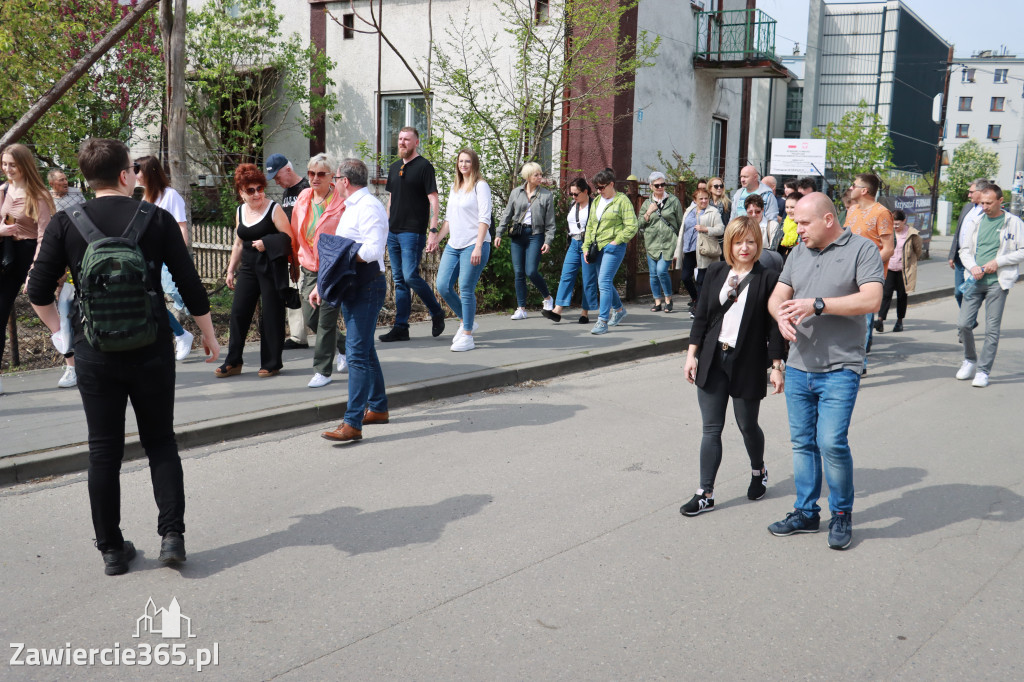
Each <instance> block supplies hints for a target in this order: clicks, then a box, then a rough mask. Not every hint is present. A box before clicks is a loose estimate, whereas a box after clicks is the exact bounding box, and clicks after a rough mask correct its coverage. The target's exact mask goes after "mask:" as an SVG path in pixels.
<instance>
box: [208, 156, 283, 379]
mask: <svg viewBox="0 0 1024 682" xmlns="http://www.w3.org/2000/svg"><path fill="white" fill-rule="evenodd" d="M266 189H267V178H266V176H265V175H263V171H261V170H260V169H259V168H258V167H256V166H255V165H254V164H251V163H243V164H240V165H239V166H238V168H236V169H235V191H237V192H238V196H239V198H240V199H241V200H242V205H241V206H239V207H238V211H237V212H236V213H235V243H234V245H233V246H232V247H231V260H230V261H229V262H228V273H227V277H225V278H224V281H225V282H226V283H227V285H228V287H229V288H231V289H233V290H234V291H235V297H234V300H232V302H231V336H230V337H229V338H228V355H227V358H225V360H224V364H223V365H221V366H220V367H218V368H217V369H216V370H215V372H214V374H216V376H217V378H218V379H223V378H224V377H230V376H235V375H236V374H241V373H242V350H243V349H244V348H245V337H246V335H247V334H248V332H249V325H251V324H252V318H253V314H254V313H255V312H256V303H257V302H258V301H259V302H261V307H262V314H261V315H260V371H259V374H258V376H259V377H261V378H264V377H272V376H275V375H277V374H278V373H280V371H281V367H282V366H283V365H284V363H283V362H282V360H281V353H282V352H283V351H284V301H283V299H282V298H281V292H280V291H279V289H278V285H277V283H276V282H275V279H274V275H273V271H272V265H271V258H270V256H269V255H268V254H267V246H268V244H267V242H268V241H270V240H271V239H280V238H279V237H276V236H275V235H277V234H278V233H280V234H284V235H287V236H288V241H287V248H286V249H285V250H284V253H286V254H290V253H291V252H292V247H291V234H292V232H291V227H290V225H289V223H288V217H287V216H286V215H285V213H284V209H282V208H281V207H280V206H278V205H277V204H276V203H274V202H273V201H271V200H270V199H268V198H267V195H266V194H264V191H265V190H266Z"/></svg>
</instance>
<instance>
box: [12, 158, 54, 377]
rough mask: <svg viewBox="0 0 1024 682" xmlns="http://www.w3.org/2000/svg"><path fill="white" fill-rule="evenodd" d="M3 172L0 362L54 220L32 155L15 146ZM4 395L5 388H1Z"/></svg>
mask: <svg viewBox="0 0 1024 682" xmlns="http://www.w3.org/2000/svg"><path fill="white" fill-rule="evenodd" d="M0 171H2V172H3V174H4V176H5V177H6V178H7V183H6V184H4V185H0V358H3V354H4V346H5V345H6V344H7V320H8V318H9V317H10V316H11V311H13V310H14V300H15V299H16V298H17V297H18V292H19V291H21V289H22V287H24V286H25V283H26V280H27V278H28V271H29V270H30V269H31V268H32V263H33V262H34V261H35V259H36V254H37V253H39V245H40V244H41V243H42V241H43V232H44V231H45V230H46V225H47V223H49V222H50V217H51V216H52V215H53V214H54V213H55V210H54V206H53V197H51V196H50V192H49V191H48V190H47V189H46V185H44V184H43V178H42V177H41V176H40V175H39V171H38V170H37V169H36V162H35V159H33V158H32V152H31V151H29V148H28V147H26V146H25V145H23V144H12V145H9V146H8V147H7V148H5V149H4V150H3V153H2V154H0ZM0 393H3V385H2V384H0Z"/></svg>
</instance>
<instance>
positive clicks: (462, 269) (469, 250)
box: [437, 242, 491, 334]
mask: <svg viewBox="0 0 1024 682" xmlns="http://www.w3.org/2000/svg"><path fill="white" fill-rule="evenodd" d="M475 246H476V245H475V244H470V245H469V246H466V247H464V248H461V249H453V248H452V247H451V245H448V246H445V247H444V253H442V254H441V263H440V264H439V265H438V266H437V290H438V291H440V292H441V297H442V298H444V300H445V301H446V302H447V303H448V306H449V307H450V308H451V309H452V312H454V313H455V317H457V318H459V319H460V320H462V328H463V329H464V330H466V331H467V332H469V333H470V334H472V333H473V318H474V317H476V283H477V282H478V281H479V280H480V273H481V272H483V271H484V266H485V265H487V259H488V258H490V257H491V243H490V242H484V243H483V245H481V247H480V265H473V263H472V258H473V249H474V248H475ZM455 280H458V281H459V294H458V296H456V295H455Z"/></svg>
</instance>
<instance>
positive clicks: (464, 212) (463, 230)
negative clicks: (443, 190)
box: [444, 180, 491, 249]
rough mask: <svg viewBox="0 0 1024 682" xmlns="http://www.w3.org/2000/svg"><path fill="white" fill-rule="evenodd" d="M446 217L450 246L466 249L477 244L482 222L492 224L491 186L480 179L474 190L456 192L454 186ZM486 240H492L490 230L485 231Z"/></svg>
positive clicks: (449, 196)
mask: <svg viewBox="0 0 1024 682" xmlns="http://www.w3.org/2000/svg"><path fill="white" fill-rule="evenodd" d="M444 219H445V220H447V221H448V245H449V246H451V247H452V248H453V249H464V248H466V247H467V246H472V245H474V244H476V237H477V234H479V232H480V223H484V224H485V225H488V226H489V225H490V224H491V188H490V186H488V184H487V183H486V182H484V181H483V180H478V181H477V183H476V187H474V188H473V191H472V192H456V191H455V188H454V187H452V190H451V192H449V193H448V207H447V209H446V211H445V216H444ZM484 241H485V242H489V241H491V233H490V231H488V232H485V233H484Z"/></svg>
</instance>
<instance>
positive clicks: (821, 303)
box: [814, 298, 825, 315]
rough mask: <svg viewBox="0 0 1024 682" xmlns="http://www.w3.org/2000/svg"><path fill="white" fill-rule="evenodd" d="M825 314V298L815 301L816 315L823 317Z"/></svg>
mask: <svg viewBox="0 0 1024 682" xmlns="http://www.w3.org/2000/svg"><path fill="white" fill-rule="evenodd" d="M823 312H825V299H823V298H816V299H814V314H815V315H821V314H822V313H823Z"/></svg>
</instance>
